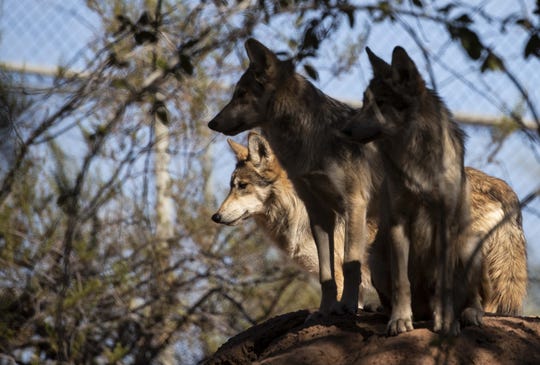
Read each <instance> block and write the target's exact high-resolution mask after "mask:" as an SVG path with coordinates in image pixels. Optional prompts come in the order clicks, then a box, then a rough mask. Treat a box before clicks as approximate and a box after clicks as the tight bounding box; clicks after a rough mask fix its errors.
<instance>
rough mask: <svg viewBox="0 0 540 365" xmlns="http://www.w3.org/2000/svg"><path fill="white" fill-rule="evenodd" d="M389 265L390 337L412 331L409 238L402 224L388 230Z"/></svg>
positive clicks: (388, 327) (388, 330)
mask: <svg viewBox="0 0 540 365" xmlns="http://www.w3.org/2000/svg"><path fill="white" fill-rule="evenodd" d="M390 241H391V243H390V245H391V247H390V248H391V250H390V252H391V255H390V258H391V259H390V265H391V273H392V299H391V302H392V314H391V316H390V321H389V322H388V326H387V332H388V334H389V335H390V336H395V335H398V334H400V333H402V332H407V331H411V330H413V324H412V308H411V285H410V282H409V274H408V266H409V247H410V241H409V238H408V237H407V236H406V235H405V229H404V224H403V223H402V222H400V223H398V224H394V225H392V227H391V228H390Z"/></svg>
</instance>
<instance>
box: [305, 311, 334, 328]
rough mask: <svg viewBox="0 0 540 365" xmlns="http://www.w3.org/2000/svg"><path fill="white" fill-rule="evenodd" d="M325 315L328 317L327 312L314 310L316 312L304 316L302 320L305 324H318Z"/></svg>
mask: <svg viewBox="0 0 540 365" xmlns="http://www.w3.org/2000/svg"><path fill="white" fill-rule="evenodd" d="M327 317H328V313H323V312H321V311H316V312H313V313H310V314H309V315H308V316H307V317H306V320H305V321H304V324H306V325H308V326H311V325H315V324H319V323H321V322H322V321H323V320H324V319H326V318H327Z"/></svg>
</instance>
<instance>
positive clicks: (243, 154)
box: [212, 132, 527, 315]
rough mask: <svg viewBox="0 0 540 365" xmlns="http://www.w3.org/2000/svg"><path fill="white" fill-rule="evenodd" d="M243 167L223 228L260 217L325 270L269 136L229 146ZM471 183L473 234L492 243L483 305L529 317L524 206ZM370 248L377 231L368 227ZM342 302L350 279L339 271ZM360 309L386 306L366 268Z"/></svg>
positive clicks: (486, 184)
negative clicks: (525, 309) (526, 313)
mask: <svg viewBox="0 0 540 365" xmlns="http://www.w3.org/2000/svg"><path fill="white" fill-rule="evenodd" d="M227 141H228V143H229V145H230V147H231V149H232V150H233V152H234V154H235V156H236V160H237V165H236V168H235V169H234V171H233V173H232V175H231V179H230V190H229V194H228V195H227V197H226V198H225V200H224V201H223V203H222V204H221V206H220V207H219V209H218V210H217V212H216V213H215V214H214V215H213V216H212V219H213V220H214V221H215V222H216V223H221V224H226V225H237V224H241V223H242V222H245V220H246V219H248V218H254V219H255V221H256V223H257V226H258V227H260V228H262V229H263V230H264V231H266V232H267V233H268V235H269V236H270V238H271V239H272V240H273V241H274V242H275V243H276V245H277V246H278V247H279V248H280V249H282V250H283V251H284V252H285V253H286V254H287V255H288V256H289V257H291V258H292V259H293V260H294V261H296V262H297V263H298V264H299V265H300V266H301V267H303V268H304V269H305V270H307V271H308V272H311V273H314V274H317V273H318V270H319V266H318V258H317V251H316V247H315V242H314V241H313V236H312V235H311V232H310V228H309V219H308V216H307V212H306V209H305V206H304V204H303V203H302V201H301V200H300V198H299V197H298V195H297V194H296V191H295V190H294V187H293V185H292V183H291V181H290V180H289V179H288V177H287V173H286V172H285V170H284V169H283V168H282V167H281V165H280V164H279V162H278V161H277V159H276V157H275V156H274V154H273V152H272V150H271V148H270V146H269V145H268V143H267V141H266V140H265V139H264V137H263V136H261V135H259V134H257V133H254V132H251V133H250V134H249V136H248V146H247V147H246V146H243V145H241V144H239V143H236V142H234V141H233V140H232V139H228V140H227ZM465 172H466V174H467V178H468V179H469V181H470V185H471V188H472V191H471V217H472V225H471V226H472V230H473V232H474V234H475V235H476V236H478V237H485V243H484V244H483V247H482V250H483V253H484V260H483V263H482V286H481V288H482V291H481V295H482V305H483V307H484V310H485V311H486V312H492V313H499V314H512V315H517V314H520V313H521V311H522V305H523V298H524V297H525V294H526V289H527V257H526V250H525V237H524V235H523V228H522V224H521V213H520V210H519V200H518V198H517V196H516V194H515V193H514V191H513V190H512V188H510V186H508V184H506V183H505V182H504V181H503V180H500V179H497V178H495V177H492V176H489V175H487V174H485V173H483V172H481V171H479V170H476V169H473V168H471V167H466V168H465ZM367 226H368V244H369V245H371V243H372V242H373V240H374V238H375V234H376V232H377V225H376V224H375V222H374V221H373V220H369V219H368V221H367ZM343 239H344V225H343V221H342V220H340V221H338V222H336V233H335V251H336V253H335V257H334V261H335V267H340V266H341V263H342V257H343ZM335 276H336V284H337V288H338V296H339V295H340V294H341V292H342V286H343V276H342V274H341V271H340V270H336V273H335ZM362 278H364V279H365V280H362V285H361V287H360V299H359V308H362V307H363V305H364V304H366V303H367V304H368V305H369V306H370V308H375V307H376V306H377V305H378V297H377V295H376V294H375V293H374V289H373V287H372V285H371V274H370V272H369V268H368V266H367V265H364V266H362Z"/></svg>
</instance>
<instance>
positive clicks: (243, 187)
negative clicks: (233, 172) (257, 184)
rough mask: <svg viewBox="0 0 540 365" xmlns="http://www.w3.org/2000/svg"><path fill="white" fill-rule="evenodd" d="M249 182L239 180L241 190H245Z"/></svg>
mask: <svg viewBox="0 0 540 365" xmlns="http://www.w3.org/2000/svg"><path fill="white" fill-rule="evenodd" d="M247 186H248V184H247V183H245V182H239V183H238V189H240V190H244V189H245V188H247Z"/></svg>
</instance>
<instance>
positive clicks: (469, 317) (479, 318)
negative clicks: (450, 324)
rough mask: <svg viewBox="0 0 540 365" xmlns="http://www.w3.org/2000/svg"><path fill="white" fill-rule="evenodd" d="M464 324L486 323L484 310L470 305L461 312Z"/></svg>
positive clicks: (477, 324)
mask: <svg viewBox="0 0 540 365" xmlns="http://www.w3.org/2000/svg"><path fill="white" fill-rule="evenodd" d="M461 323H462V324H463V326H482V324H483V323H484V311H483V310H481V309H478V308H473V307H468V308H465V310H464V311H463V313H461Z"/></svg>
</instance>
